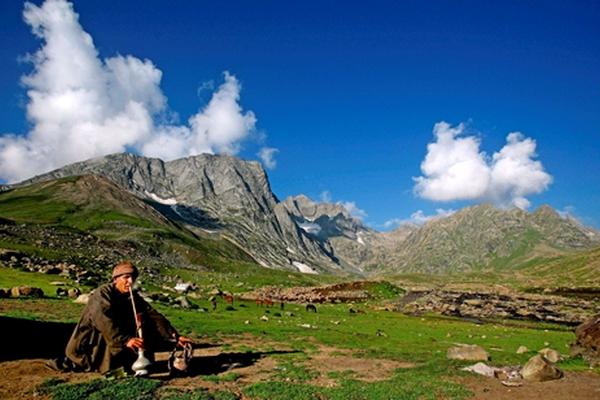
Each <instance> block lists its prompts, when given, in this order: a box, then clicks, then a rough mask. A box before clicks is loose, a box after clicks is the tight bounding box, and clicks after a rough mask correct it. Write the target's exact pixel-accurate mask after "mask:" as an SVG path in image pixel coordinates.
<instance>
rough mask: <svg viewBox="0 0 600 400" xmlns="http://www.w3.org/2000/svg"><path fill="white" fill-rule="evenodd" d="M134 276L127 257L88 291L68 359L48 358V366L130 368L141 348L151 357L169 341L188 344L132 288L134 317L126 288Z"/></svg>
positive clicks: (106, 368)
mask: <svg viewBox="0 0 600 400" xmlns="http://www.w3.org/2000/svg"><path fill="white" fill-rule="evenodd" d="M137 277H138V270H137V268H136V267H135V266H134V265H133V264H132V263H131V262H129V261H125V262H121V263H119V264H117V265H116V266H115V267H114V269H113V271H112V281H111V282H110V283H107V284H104V285H102V286H100V287H98V288H97V289H96V290H94V292H93V293H92V294H91V295H90V298H89V301H88V303H87V305H86V307H85V308H84V310H83V313H82V315H81V318H80V319H79V323H78V324H77V326H76V327H75V330H74V331H73V334H72V335H71V338H70V339H69V342H68V344H67V347H66V349H65V355H66V357H62V358H59V359H55V360H50V361H49V362H48V363H47V365H48V366H49V367H50V368H53V369H57V370H62V371H97V372H101V373H104V372H107V371H110V370H112V369H116V368H119V367H123V368H124V369H125V370H127V371H130V368H131V365H132V364H133V362H134V361H135V360H136V358H137V351H138V350H139V349H144V350H146V354H147V355H148V353H150V356H152V352H153V351H156V350H158V349H159V348H161V349H162V348H165V347H166V345H167V343H168V342H169V341H171V342H176V346H180V347H183V346H184V345H186V344H191V340H190V339H188V338H186V337H184V336H180V335H179V334H178V333H177V331H176V330H175V328H173V326H172V325H171V324H170V323H169V321H168V320H167V319H166V318H165V317H164V316H163V315H162V314H160V313H159V312H157V311H156V310H154V309H153V308H152V307H151V306H150V305H149V304H148V303H147V302H146V301H144V299H142V298H141V297H140V295H139V294H137V293H136V292H132V293H133V298H134V301H135V305H136V310H137V312H138V315H137V317H136V316H135V315H134V312H133V305H132V302H131V297H130V288H132V287H133V284H134V282H135V280H136V278H137ZM136 318H138V319H137V321H141V324H142V333H143V339H142V338H139V337H138V336H137V329H136ZM171 346H172V345H171Z"/></svg>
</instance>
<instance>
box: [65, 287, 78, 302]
mask: <svg viewBox="0 0 600 400" xmlns="http://www.w3.org/2000/svg"><path fill="white" fill-rule="evenodd" d="M80 294H81V290H79V288H71V289H69V290H68V291H67V296H69V298H70V299H76V298H77V297H79V295H80Z"/></svg>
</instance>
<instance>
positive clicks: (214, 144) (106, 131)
mask: <svg viewBox="0 0 600 400" xmlns="http://www.w3.org/2000/svg"><path fill="white" fill-rule="evenodd" d="M23 19H24V21H25V22H26V23H27V24H28V25H29V26H30V27H31V29H32V31H33V33H34V34H35V35H36V36H37V37H38V38H40V39H41V41H42V46H41V48H40V49H39V50H38V51H37V52H36V53H35V54H34V55H32V56H30V57H29V60H30V61H31V62H32V63H33V71H32V72H31V73H30V74H29V75H26V76H24V77H23V78H22V82H23V84H24V85H25V87H26V88H27V96H28V99H29V101H28V104H27V117H28V119H29V121H30V122H31V124H32V128H31V130H30V131H29V132H28V133H27V134H26V135H14V134H12V135H11V134H4V135H2V136H1V137H0V179H4V180H7V181H9V182H15V181H18V180H21V179H25V178H28V177H30V176H32V175H34V174H39V173H42V172H45V171H48V170H50V169H53V168H58V167H60V166H62V165H65V164H68V163H71V162H75V161H80V160H84V159H88V158H92V157H97V156H101V155H106V154H109V153H115V152H123V151H126V150H133V151H136V152H139V153H141V154H143V155H146V156H154V157H160V158H162V159H164V160H171V159H175V158H179V157H185V156H190V155H194V154H199V153H203V152H205V153H226V154H236V153H237V152H239V150H240V143H241V142H242V140H244V139H245V138H247V137H248V136H249V135H250V134H251V133H253V132H254V131H255V126H256V117H255V115H254V113H252V112H251V111H246V112H244V111H243V110H242V107H241V106H240V104H239V100H240V91H241V85H240V83H239V81H238V80H237V79H236V77H235V76H234V75H232V74H230V73H229V72H224V82H223V83H222V84H221V85H220V86H219V87H218V89H217V90H216V91H215V92H214V93H213V94H212V97H211V99H210V100H209V102H208V104H207V105H206V106H205V107H204V108H202V109H201V110H199V111H198V113H197V114H195V115H193V116H192V117H191V118H190V119H189V121H188V124H187V125H174V124H172V123H169V122H164V121H166V120H167V119H168V118H164V117H165V116H168V115H169V113H170V111H169V110H168V107H167V99H166V97H165V96H164V94H163V93H162V90H161V88H160V81H161V78H162V72H161V71H160V70H159V69H158V68H156V66H155V65H154V64H153V63H152V62H151V61H149V60H141V59H139V58H136V57H133V56H130V55H127V56H121V55H117V56H115V57H111V58H107V59H104V60H101V59H100V58H99V56H98V51H97V50H96V48H95V46H94V42H93V40H92V37H91V36H90V35H89V34H88V33H86V32H85V31H84V30H83V28H82V27H81V25H80V24H79V16H78V15H77V14H76V13H75V12H74V10H73V6H72V4H70V3H67V2H66V1H65V0H47V1H46V2H44V3H43V4H42V5H41V6H39V7H38V6H36V5H34V4H31V3H25V9H24V12H23ZM159 121H163V122H159Z"/></svg>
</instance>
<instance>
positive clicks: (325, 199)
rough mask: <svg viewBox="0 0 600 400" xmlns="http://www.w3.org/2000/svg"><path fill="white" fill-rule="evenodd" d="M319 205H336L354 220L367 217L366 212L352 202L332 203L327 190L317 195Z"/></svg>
mask: <svg viewBox="0 0 600 400" xmlns="http://www.w3.org/2000/svg"><path fill="white" fill-rule="evenodd" d="M319 198H320V200H321V203H330V204H336V205H338V206H342V207H344V209H345V210H346V211H347V212H348V213H349V214H350V215H351V216H353V217H354V218H358V219H360V220H362V219H364V218H366V217H367V216H368V214H367V212H366V211H365V210H363V209H361V208H359V207H358V206H357V205H356V202H354V201H336V202H334V201H333V200H332V198H331V192H330V191H329V190H324V191H322V192H321V194H320V195H319Z"/></svg>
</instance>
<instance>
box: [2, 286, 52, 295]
mask: <svg viewBox="0 0 600 400" xmlns="http://www.w3.org/2000/svg"><path fill="white" fill-rule="evenodd" d="M10 295H11V297H44V291H43V290H42V289H40V288H37V287H31V286H15V287H13V288H11V289H10Z"/></svg>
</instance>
